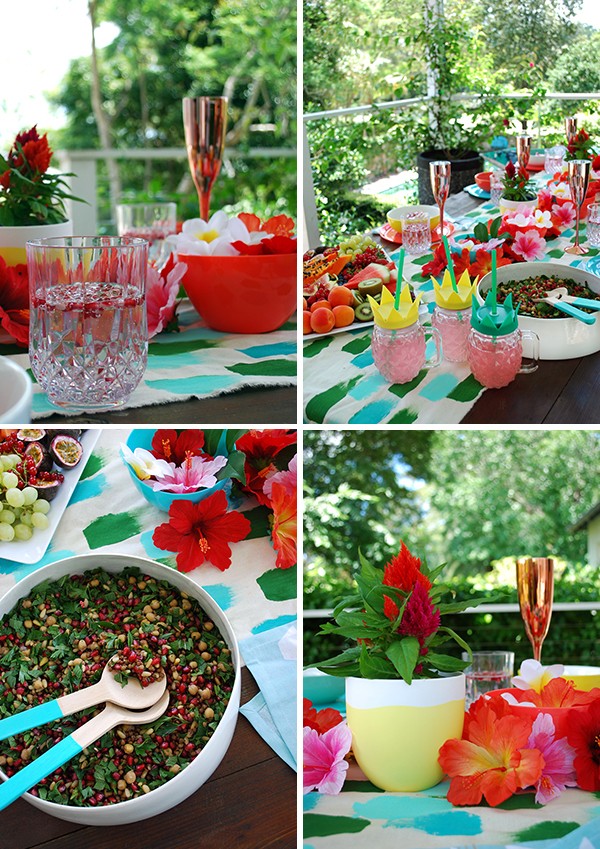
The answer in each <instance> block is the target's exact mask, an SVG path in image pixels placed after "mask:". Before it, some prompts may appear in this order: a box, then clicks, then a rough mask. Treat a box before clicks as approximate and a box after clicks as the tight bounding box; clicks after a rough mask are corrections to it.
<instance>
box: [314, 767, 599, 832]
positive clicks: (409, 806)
mask: <svg viewBox="0 0 600 849" xmlns="http://www.w3.org/2000/svg"><path fill="white" fill-rule="evenodd" d="M447 789H448V785H447V783H442V784H438V786H437V787H433V788H431V789H430V790H426V791H423V792H422V793H382V792H381V791H380V790H378V789H377V788H376V787H374V786H373V785H372V784H371V783H370V782H368V781H364V782H361V781H346V783H345V785H344V789H343V790H342V792H341V793H340V795H339V796H323V795H321V794H319V793H314V792H313V793H309V794H308V795H306V796H305V797H304V811H305V813H304V828H303V833H304V849H366V847H375V846H376V847H377V849H398V847H402V849H475V847H477V849H517V846H518V847H527V849H600V798H599V797H598V794H594V793H585V792H583V791H582V790H576V789H568V790H566V791H565V792H564V793H563V794H562V795H561V796H560V797H559V798H558V799H554V800H553V801H552V802H551V803H549V804H548V805H546V806H544V807H541V806H539V805H536V804H535V802H534V798H533V794H531V793H529V794H523V795H521V796H513V797H511V798H510V799H508V800H507V801H506V802H504V803H503V804H502V805H501V806H500V807H498V808H490V807H487V806H481V807H472V808H455V807H453V806H452V805H451V804H450V802H448V800H447V799H446V793H447Z"/></svg>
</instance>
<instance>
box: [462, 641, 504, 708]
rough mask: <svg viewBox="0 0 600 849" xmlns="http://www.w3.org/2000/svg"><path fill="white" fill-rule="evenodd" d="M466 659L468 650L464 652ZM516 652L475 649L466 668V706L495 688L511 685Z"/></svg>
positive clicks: (466, 658)
mask: <svg viewBox="0 0 600 849" xmlns="http://www.w3.org/2000/svg"><path fill="white" fill-rule="evenodd" d="M462 659H463V660H464V661H468V660H469V654H468V652H463V653H462ZM514 667H515V654H514V652H512V651H474V652H473V657H472V658H471V663H470V665H469V666H468V667H467V668H466V669H465V678H466V706H467V708H469V707H470V706H471V705H472V704H473V702H474V701H476V700H477V699H478V698H479V697H480V696H483V695H485V694H486V693H491V692H492V691H493V690H504V689H507V688H508V687H510V686H511V679H512V677H513V675H514Z"/></svg>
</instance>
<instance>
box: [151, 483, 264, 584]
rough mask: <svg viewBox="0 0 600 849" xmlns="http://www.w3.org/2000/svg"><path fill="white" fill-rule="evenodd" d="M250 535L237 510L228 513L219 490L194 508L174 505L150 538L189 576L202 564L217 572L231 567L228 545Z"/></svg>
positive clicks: (189, 505) (188, 503) (225, 501)
mask: <svg viewBox="0 0 600 849" xmlns="http://www.w3.org/2000/svg"><path fill="white" fill-rule="evenodd" d="M249 533H250V522H249V521H248V519H247V518H246V517H245V516H244V515H242V513H239V512H238V511H237V510H228V504H227V496H226V495H225V493H224V492H223V491H222V490H218V491H217V492H215V493H214V495H209V496H208V498H205V499H203V500H202V501H200V502H199V503H198V504H192V502H191V501H174V502H173V503H172V504H171V507H170V509H169V521H168V522H165V523H164V524H162V525H159V526H158V527H157V528H156V530H155V531H154V534H153V536H152V541H153V542H154V545H156V546H157V547H158V548H162V549H165V550H166V551H176V552H177V568H178V570H179V571H180V572H190V571H191V570H192V569H196V568H197V567H198V566H201V565H202V564H203V563H204V562H207V563H212V564H213V566H216V567H217V569H220V570H221V572H224V571H225V569H229V567H230V566H231V548H230V546H229V543H231V542H239V541H240V540H243V539H245V538H246V537H247V536H248V534H249Z"/></svg>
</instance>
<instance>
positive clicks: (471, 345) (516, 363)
mask: <svg viewBox="0 0 600 849" xmlns="http://www.w3.org/2000/svg"><path fill="white" fill-rule="evenodd" d="M522 358H523V346H522V344H521V333H520V331H518V330H515V331H514V332H513V333H508V334H507V335H506V336H487V335H484V334H483V333H479V332H478V331H477V330H475V329H473V328H471V332H470V333H469V340H468V350H467V362H468V363H469V367H470V369H471V371H472V372H473V377H474V378H475V379H476V380H478V381H479V383H481V384H482V385H483V386H486V387H487V388H488V389H499V388H500V387H502V386H508V384H509V383H510V382H511V381H513V380H514V379H515V377H516V376H517V374H518V372H519V370H520V368H521V360H522Z"/></svg>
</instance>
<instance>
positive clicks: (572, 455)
mask: <svg viewBox="0 0 600 849" xmlns="http://www.w3.org/2000/svg"><path fill="white" fill-rule="evenodd" d="M304 441H305V460H304V483H305V496H304V510H305V517H304V526H305V530H304V605H305V622H304V625H305V645H304V652H305V654H304V661H305V663H311V662H315V661H317V660H322V659H324V658H327V657H330V656H332V655H333V654H334V653H335V652H334V646H335V645H339V643H337V644H336V643H334V642H332V641H333V640H334V639H335V638H332V637H330V636H327V637H323V636H316V631H318V629H319V624H320V623H321V622H323V621H325V619H326V617H327V613H326V611H330V610H331V609H332V607H333V606H334V604H335V602H336V601H337V600H339V599H340V598H342V597H344V596H347V595H349V590H350V589H351V588H352V580H353V574H354V573H355V571H356V569H357V568H358V550H359V549H360V551H362V553H363V554H364V555H365V557H366V558H367V559H368V560H370V561H371V562H372V563H374V564H376V565H378V566H380V567H383V566H384V565H385V563H386V562H387V561H388V560H389V559H390V558H391V556H392V555H393V554H395V553H397V551H398V549H399V547H400V541H401V540H404V542H405V543H406V545H407V546H408V547H409V548H410V549H411V551H412V552H413V553H415V554H418V555H419V556H421V557H425V558H426V559H427V562H428V564H429V565H430V566H437V565H438V564H440V563H446V564H447V568H446V571H445V579H446V583H447V584H448V585H449V586H450V587H451V588H452V589H453V590H454V591H455V592H456V596H457V598H458V599H460V600H462V599H465V598H468V597H469V596H470V595H472V594H476V593H481V592H483V593H485V594H486V595H487V597H488V598H489V600H490V601H492V596H493V601H494V603H495V604H496V605H497V604H499V603H500V604H506V603H508V604H512V605H514V606H516V605H517V593H516V576H515V560H516V558H518V557H523V556H532V557H546V556H548V557H553V558H555V561H556V581H555V596H554V600H555V603H563V602H577V603H587V604H588V607H591V606H592V605H591V604H590V603H595V605H596V607H598V603H599V602H600V597H599V589H600V564H599V562H598V559H597V558H598V554H599V550H598V549H597V550H596V553H595V554H594V555H593V557H592V560H593V562H589V560H590V558H589V557H588V532H589V530H590V529H588V528H586V527H585V526H583V527H581V528H580V529H579V530H574V526H575V525H577V523H578V522H579V520H580V519H582V518H583V517H585V516H586V514H588V513H589V512H590V511H592V510H593V508H594V507H595V506H596V505H598V502H599V501H600V482H599V480H598V474H597V470H598V460H599V458H600V433H599V432H598V431H527V430H525V431H417V432H411V431H401V432H399V431H356V430H353V431H305V434H304ZM317 611H320V612H317ZM449 624H450V626H451V627H452V628H454V629H455V630H456V631H458V632H459V633H461V634H462V636H463V637H465V638H466V639H467V640H468V642H469V643H470V644H471V647H472V648H473V649H492V648H493V649H500V648H502V649H513V648H514V650H515V653H516V658H515V659H516V662H517V663H518V662H520V661H521V660H523V659H524V658H525V657H529V656H531V648H530V646H529V643H528V642H527V639H526V637H525V633H524V630H523V624H522V621H521V617H520V615H519V613H518V608H513V610H512V611H506V612H504V611H500V612H496V611H494V612H490V611H488V610H485V609H484V610H482V611H480V612H478V613H475V614H459V615H456V616H455V617H453V618H452V622H449ZM599 656H600V614H599V613H598V610H597V609H596V610H589V609H584V608H582V607H579V608H575V609H572V610H568V611H562V610H556V609H555V611H554V613H553V617H552V622H551V625H550V632H549V636H548V638H547V639H546V642H545V643H544V657H543V659H544V661H545V662H547V663H549V662H551V661H560V660H562V659H564V658H568V659H569V662H570V663H582V664H586V663H588V664H590V663H591V664H593V665H596V664H597V663H598V657H599Z"/></svg>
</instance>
